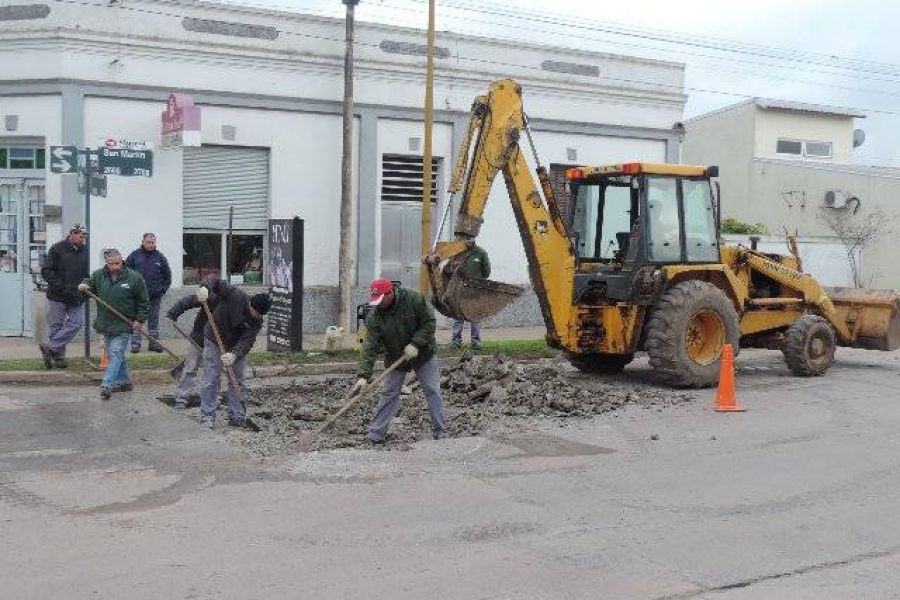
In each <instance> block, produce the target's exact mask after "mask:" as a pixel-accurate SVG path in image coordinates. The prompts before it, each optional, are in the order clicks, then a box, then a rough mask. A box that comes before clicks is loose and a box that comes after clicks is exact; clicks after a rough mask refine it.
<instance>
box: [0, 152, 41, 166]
mask: <svg viewBox="0 0 900 600" xmlns="http://www.w3.org/2000/svg"><path fill="white" fill-rule="evenodd" d="M46 158H47V155H46V150H45V149H44V148H15V147H5V148H0V169H43V168H44V167H45V166H46Z"/></svg>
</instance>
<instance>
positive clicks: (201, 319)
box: [166, 282, 218, 409]
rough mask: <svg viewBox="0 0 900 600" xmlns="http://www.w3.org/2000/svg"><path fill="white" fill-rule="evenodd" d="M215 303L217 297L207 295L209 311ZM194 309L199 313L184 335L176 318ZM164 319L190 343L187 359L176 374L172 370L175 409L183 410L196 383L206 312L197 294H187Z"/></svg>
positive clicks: (173, 306) (207, 285)
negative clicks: (174, 380) (189, 329)
mask: <svg viewBox="0 0 900 600" xmlns="http://www.w3.org/2000/svg"><path fill="white" fill-rule="evenodd" d="M210 285H211V284H210V283H209V282H207V283H206V285H205V287H206V288H207V289H209V287H210ZM217 303H218V297H217V296H216V295H215V294H209V296H208V298H207V300H206V304H207V306H208V307H209V308H210V309H211V310H214V309H215V307H216V304H217ZM194 308H199V309H200V311H199V312H197V316H195V317H194V325H193V327H192V328H191V331H190V333H186V332H184V331H183V330H182V329H181V327H179V326H178V322H177V321H178V317H180V316H181V315H183V314H184V313H186V312H187V311H189V310H192V309H194ZM166 318H167V319H169V320H170V321H171V322H172V326H173V327H174V328H175V329H176V330H177V331H178V332H179V333H181V334H182V335H183V336H184V337H186V338H187V339H188V341H189V342H190V346H189V347H188V354H187V357H185V359H184V361H183V362H182V363H181V368H180V369H178V371H177V372H175V371H174V370H173V375H177V379H178V383H177V384H176V386H175V408H176V409H185V408H187V405H188V400H189V399H190V397H191V395H192V394H193V393H194V385H195V384H196V382H197V371H199V370H200V361H201V358H202V356H201V355H202V353H203V339H204V338H203V331H204V330H205V329H206V323H207V322H208V321H207V317H206V311H205V310H203V308H202V305H201V304H200V300H198V299H197V294H187V295H186V296H184V297H183V298H181V299H180V300H179V301H178V302H176V303H175V304H173V305H172V308H170V309H169V310H168V312H167V313H166Z"/></svg>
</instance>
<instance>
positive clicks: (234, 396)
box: [197, 279, 272, 429]
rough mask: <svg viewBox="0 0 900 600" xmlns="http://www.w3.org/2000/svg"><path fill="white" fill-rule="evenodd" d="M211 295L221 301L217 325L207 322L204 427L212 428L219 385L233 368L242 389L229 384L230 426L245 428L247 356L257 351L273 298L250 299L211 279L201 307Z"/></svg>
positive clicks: (201, 294) (215, 313)
mask: <svg viewBox="0 0 900 600" xmlns="http://www.w3.org/2000/svg"><path fill="white" fill-rule="evenodd" d="M210 293H212V294H215V295H216V297H217V298H218V301H217V302H216V307H215V309H213V311H212V316H213V323H207V324H206V328H205V330H204V332H203V337H204V341H203V389H202V390H201V392H200V425H201V426H202V427H206V428H209V429H212V428H213V427H214V426H215V421H216V410H217V409H218V407H219V385H220V381H221V376H222V369H223V368H227V367H231V370H232V371H233V372H234V376H235V379H236V380H237V384H238V386H239V388H240V389H239V390H235V389H234V386H233V385H232V383H231V382H230V381H229V382H228V424H229V425H232V426H234V427H242V426H243V425H244V414H245V413H244V411H245V406H246V403H247V385H246V383H245V382H244V380H245V378H246V376H247V355H248V354H249V353H250V349H251V348H253V343H254V342H255V341H256V335H257V334H258V333H259V331H260V329H262V325H263V316H264V315H265V314H266V313H267V312H269V306H270V305H271V302H272V301H271V299H270V298H269V295H268V294H255V295H253V296H248V295H247V294H246V292H244V291H243V290H241V289H240V288H238V287H237V286H234V285H231V284H230V283H228V282H226V281H224V280H222V279H213V280H208V281H207V282H205V283H204V284H202V285H201V286H200V287H199V288H197V300H198V302H200V303H201V304H203V303H205V302H207V301H208V300H209V295H210ZM213 326H215V327H217V328H218V331H219V334H220V335H221V336H222V344H223V345H224V353H222V352H221V351H220V349H219V344H218V340H217V339H216V334H215V331H214V330H213Z"/></svg>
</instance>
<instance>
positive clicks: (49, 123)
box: [0, 0, 685, 335]
mask: <svg viewBox="0 0 900 600" xmlns="http://www.w3.org/2000/svg"><path fill="white" fill-rule="evenodd" d="M343 38H344V23H343V21H342V20H340V19H331V18H322V17H315V16H308V15H297V14H291V13H284V12H276V11H267V10H260V9H258V8H252V9H251V8H241V7H236V6H232V5H223V4H218V3H214V2H201V1H193V0H156V1H149V0H128V1H127V2H122V3H117V4H116V5H114V6H106V5H101V4H96V3H62V2H44V3H40V2H39V0H38V1H36V2H34V3H27V4H25V3H22V4H13V5H7V6H3V7H0V40H2V43H0V114H2V115H3V119H0V148H3V149H4V150H0V199H2V202H3V204H2V207H0V209H2V212H0V215H2V216H0V259H3V257H6V258H5V260H4V262H3V263H2V264H3V265H5V266H3V267H2V269H3V270H4V271H5V272H0V280H2V281H0V303H2V306H3V307H4V310H3V311H2V313H0V332H2V333H5V334H11V335H19V334H21V333H22V332H23V331H26V332H27V331H28V330H29V327H30V325H29V314H28V310H27V307H28V296H29V293H30V291H29V290H30V289H31V287H30V286H31V284H30V277H29V276H28V274H27V271H28V268H29V266H30V264H29V263H30V262H31V263H33V264H37V262H38V260H39V256H38V255H39V251H40V250H41V249H42V248H43V247H44V245H45V243H46V244H49V243H53V242H55V241H56V240H58V239H60V238H61V236H62V234H63V229H64V228H65V226H67V225H69V224H71V223H73V222H82V221H84V219H85V215H84V201H83V197H82V194H80V193H79V192H78V189H77V184H76V181H75V176H73V175H55V174H50V173H49V172H48V168H47V164H48V158H47V154H46V150H45V148H47V147H48V146H56V145H73V146H78V147H84V146H86V145H87V146H92V147H95V146H96V145H98V144H99V143H101V142H102V141H103V140H105V139H108V138H115V139H125V140H135V141H146V142H149V143H151V144H153V145H154V146H155V147H156V148H155V153H154V165H153V175H152V177H150V178H143V177H115V176H110V177H109V178H108V182H107V192H108V193H107V197H105V198H95V199H94V200H93V201H92V204H91V215H90V224H91V240H92V251H91V254H92V265H93V267H97V266H99V265H100V260H99V255H98V251H99V249H100V248H101V247H118V248H120V249H122V250H123V251H127V250H130V249H132V248H135V247H137V245H138V243H139V240H140V236H141V234H142V233H143V232H145V231H153V232H155V233H156V234H157V236H158V240H159V245H160V249H161V250H163V252H165V253H166V254H167V256H168V258H169V260H170V263H171V265H172V268H173V272H174V279H175V281H174V284H173V287H176V288H177V287H179V286H181V285H182V284H189V283H192V282H195V281H196V280H197V278H198V277H200V276H202V275H203V274H206V273H211V272H213V273H214V272H220V271H221V270H222V269H223V268H224V267H225V262H226V259H225V257H224V254H225V252H224V242H223V234H224V232H225V231H226V229H227V226H228V207H229V206H230V205H234V206H235V212H234V223H233V225H234V230H235V232H236V233H237V234H238V236H239V237H237V238H236V242H235V244H233V246H234V249H233V251H232V255H231V256H230V260H229V266H230V270H231V271H232V272H236V273H238V274H244V272H245V271H250V273H248V274H246V277H245V279H246V280H247V282H248V283H249V282H251V281H255V280H256V279H257V277H258V270H259V269H261V268H263V267H260V266H258V265H265V264H266V261H265V260H263V258H264V255H265V253H266V252H267V248H266V243H265V240H264V237H265V236H264V234H265V227H266V220H267V219H269V218H289V217H293V216H299V217H301V218H303V219H304V220H305V250H306V260H305V264H304V273H305V284H306V286H308V287H307V289H306V295H305V298H306V303H305V309H304V310H305V314H306V317H305V319H304V326H305V329H306V330H308V331H313V330H318V331H321V329H322V328H323V327H324V326H325V325H327V324H329V323H332V322H333V321H334V316H335V314H336V310H337V300H336V298H337V293H336V285H337V272H338V269H337V263H338V239H339V229H338V224H339V203H340V193H341V192H340V190H341V186H340V165H341V110H342V109H341V100H342V96H343V51H344V42H343ZM356 38H357V45H356V48H355V59H356V60H355V115H356V128H355V131H356V148H355V153H354V177H355V182H356V189H355V195H356V204H355V212H354V219H355V223H356V232H357V238H356V249H355V251H356V253H357V276H358V281H359V282H360V284H361V285H362V286H365V285H366V284H367V282H368V281H369V280H370V279H371V278H372V277H374V276H377V275H379V274H384V275H385V276H388V277H392V278H395V279H401V280H403V281H404V282H405V283H407V284H409V285H415V281H416V270H417V267H418V255H419V250H418V248H419V231H418V221H419V212H418V211H419V204H420V203H419V204H417V202H416V200H417V199H419V198H420V197H421V196H420V190H421V181H420V180H418V179H417V177H416V176H415V173H416V168H417V165H418V173H421V164H422V160H421V138H422V131H423V127H422V108H421V107H422V105H423V81H424V63H425V58H424V45H423V44H424V39H425V36H424V35H423V32H422V31H418V30H413V29H408V28H400V27H394V26H388V25H376V24H368V23H358V26H357V32H356ZM436 52H437V61H436V76H435V107H436V124H435V129H434V155H435V157H436V161H435V163H436V172H437V190H438V192H437V193H436V199H437V203H438V205H439V206H440V205H441V204H442V203H443V202H445V201H446V199H447V198H446V194H445V193H444V192H443V190H444V189H446V183H447V180H448V178H449V174H450V169H451V166H452V164H451V163H452V160H453V157H454V156H455V154H456V146H457V144H458V142H459V141H460V140H461V139H462V138H463V136H464V134H465V131H466V128H467V125H468V115H469V107H470V105H471V102H472V99H473V98H474V97H475V96H476V95H478V94H482V93H484V92H485V90H486V89H487V85H488V84H489V82H491V81H492V80H495V79H498V78H502V77H512V78H515V79H517V80H518V81H519V82H520V83H521V84H522V87H523V89H524V93H525V104H526V110H527V111H528V113H529V116H530V122H531V125H532V128H533V130H534V132H535V142H536V144H537V147H538V151H539V153H540V154H541V159H542V162H543V163H545V164H551V165H554V164H555V165H562V164H579V163H580V164H585V163H606V162H615V161H620V160H631V159H635V160H647V161H655V162H665V161H670V162H674V161H675V160H676V159H677V146H678V142H677V135H676V132H675V131H673V129H672V127H673V125H674V124H675V123H676V122H678V121H680V120H681V117H682V110H683V107H684V100H685V98H684V95H683V93H682V90H683V75H684V70H683V66H682V65H680V64H674V63H666V62H659V61H649V60H644V59H637V58H630V57H625V56H615V55H609V54H600V53H595V52H589V51H583V50H573V49H564V48H556V47H550V46H539V45H535V44H533V43H530V41H528V40H523V41H522V42H521V43H516V42H509V41H499V40H493V39H485V38H477V37H471V36H463V35H457V34H452V33H439V34H438V36H437V51H436ZM172 93H182V94H186V95H187V96H189V97H191V98H192V99H193V101H194V102H195V103H196V105H197V106H199V107H200V111H201V122H202V126H201V131H200V141H201V143H202V146H200V147H197V148H185V149H183V150H182V149H177V150H163V149H160V148H159V145H160V140H161V125H160V115H161V113H162V112H163V110H165V109H166V101H167V99H168V97H169V95H170V94H172ZM410 171H412V173H410ZM417 188H418V190H419V191H418V192H417V191H416V190H417ZM502 188H503V184H502V182H499V183H497V185H496V186H495V190H494V192H493V198H492V202H491V203H490V204H489V208H488V210H487V213H486V215H485V219H486V223H485V226H484V228H483V230H482V234H483V235H482V236H481V238H480V239H481V243H482V245H483V246H484V247H485V249H486V250H487V251H488V252H489V253H490V255H491V258H492V262H493V264H494V271H495V278H497V279H500V280H504V281H510V282H516V283H524V282H527V280H528V275H527V270H526V264H525V256H524V253H523V252H522V250H521V243H520V241H519V239H518V232H517V230H516V228H515V227H513V226H512V219H513V217H512V211H511V209H510V207H509V202H508V199H507V196H506V192H505V190H504V189H502ZM22 197H24V198H26V199H27V200H29V201H30V202H13V200H15V199H19V198H22ZM32 216H33V217H34V218H31V217H32ZM42 217H43V218H42ZM44 225H45V226H46V232H42V231H41V229H42V228H43V226H44ZM32 229H34V231H32ZM4 231H5V233H4ZM29 256H33V258H34V260H33V261H29V259H28V258H27V257H29ZM175 293H177V290H173V292H170V294H175ZM525 302H526V303H527V301H525ZM537 315H538V313H537V311H536V310H535V309H533V307H532V308H527V307H526V309H525V310H523V309H522V306H520V307H519V308H518V309H516V310H513V311H508V316H507V318H508V319H518V320H519V321H520V322H521V321H522V320H523V319H524V320H526V321H529V320H535V321H537V320H539V317H538V316H537Z"/></svg>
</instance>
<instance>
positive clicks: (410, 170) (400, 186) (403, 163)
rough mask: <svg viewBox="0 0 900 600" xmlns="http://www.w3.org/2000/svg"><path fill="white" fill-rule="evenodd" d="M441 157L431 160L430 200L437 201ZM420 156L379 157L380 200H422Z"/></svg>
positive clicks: (421, 160)
mask: <svg viewBox="0 0 900 600" xmlns="http://www.w3.org/2000/svg"><path fill="white" fill-rule="evenodd" d="M440 164H441V158H439V157H434V158H432V160H431V201H432V202H437V180H438V171H439V169H440ZM422 166H423V159H422V157H421V156H406V155H402V154H385V155H383V156H382V157H381V200H382V201H383V202H422V186H423V182H422V179H423V177H424V173H425V172H424V170H423V168H422Z"/></svg>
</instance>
